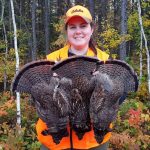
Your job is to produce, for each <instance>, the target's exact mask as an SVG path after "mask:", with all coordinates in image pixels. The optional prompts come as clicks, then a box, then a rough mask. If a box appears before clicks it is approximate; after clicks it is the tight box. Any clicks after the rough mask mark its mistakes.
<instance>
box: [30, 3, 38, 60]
mask: <svg viewBox="0 0 150 150" xmlns="http://www.w3.org/2000/svg"><path fill="white" fill-rule="evenodd" d="M31 13H32V43H33V44H32V45H33V48H32V60H36V57H37V40H36V18H35V17H36V15H35V14H36V0H32V6H31Z"/></svg>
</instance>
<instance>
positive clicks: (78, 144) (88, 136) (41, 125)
mask: <svg viewBox="0 0 150 150" xmlns="http://www.w3.org/2000/svg"><path fill="white" fill-rule="evenodd" d="M69 48H70V46H69V45H67V46H65V47H63V48H62V49H60V50H57V51H55V52H53V53H51V54H49V55H47V59H48V60H53V61H60V60H63V59H66V58H68V50H69ZM87 56H91V57H94V52H93V51H92V50H91V49H90V48H89V50H88V52H87ZM108 57H109V55H108V54H106V53H105V52H103V51H101V50H99V49H97V58H98V59H100V60H103V61H105V60H107V59H108ZM110 128H112V124H111V125H110ZM46 129H47V126H46V124H45V122H43V121H42V120H41V119H39V120H38V122H37V124H36V130H37V138H38V140H39V141H40V142H41V143H42V144H43V145H45V146H46V147H47V148H49V149H50V150H63V149H67V148H70V137H69V136H68V137H63V139H62V140H61V141H60V143H59V144H55V143H54V142H53V139H52V136H51V135H47V136H44V135H42V134H41V132H42V131H43V130H46ZM68 132H70V127H69V125H68ZM110 136H111V133H110V132H109V133H107V134H106V135H105V137H104V140H103V142H102V143H101V144H103V143H105V142H107V141H108V140H109V139H110ZM72 139H73V148H74V149H90V148H93V147H97V146H99V145H100V144H98V143H97V142H96V140H95V137H94V131H93V130H91V131H89V132H86V133H85V134H84V136H83V139H82V140H79V139H78V137H77V135H76V133H75V132H74V131H72Z"/></svg>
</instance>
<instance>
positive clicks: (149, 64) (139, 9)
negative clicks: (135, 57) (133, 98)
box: [137, 0, 150, 93]
mask: <svg viewBox="0 0 150 150" xmlns="http://www.w3.org/2000/svg"><path fill="white" fill-rule="evenodd" d="M137 8H138V15H139V23H140V28H141V33H142V36H143V38H144V43H145V49H146V55H147V76H148V91H149V93H150V58H149V50H148V46H147V38H146V35H145V32H144V28H143V21H142V16H141V5H140V1H139V0H137Z"/></svg>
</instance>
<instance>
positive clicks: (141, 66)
mask: <svg viewBox="0 0 150 150" xmlns="http://www.w3.org/2000/svg"><path fill="white" fill-rule="evenodd" d="M142 49H143V35H142V31H141V43H140V83H141V79H142V76H143V74H142V72H143V62H142V60H143V58H142V57H143V55H142Z"/></svg>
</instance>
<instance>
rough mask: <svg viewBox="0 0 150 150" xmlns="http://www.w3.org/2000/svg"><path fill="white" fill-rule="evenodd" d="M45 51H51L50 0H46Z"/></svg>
mask: <svg viewBox="0 0 150 150" xmlns="http://www.w3.org/2000/svg"><path fill="white" fill-rule="evenodd" d="M45 53H46V55H47V54H48V53H49V7H48V0H45Z"/></svg>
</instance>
